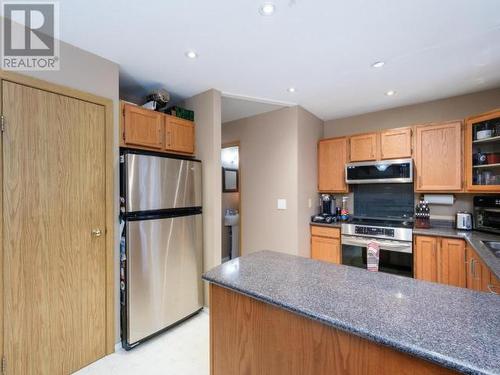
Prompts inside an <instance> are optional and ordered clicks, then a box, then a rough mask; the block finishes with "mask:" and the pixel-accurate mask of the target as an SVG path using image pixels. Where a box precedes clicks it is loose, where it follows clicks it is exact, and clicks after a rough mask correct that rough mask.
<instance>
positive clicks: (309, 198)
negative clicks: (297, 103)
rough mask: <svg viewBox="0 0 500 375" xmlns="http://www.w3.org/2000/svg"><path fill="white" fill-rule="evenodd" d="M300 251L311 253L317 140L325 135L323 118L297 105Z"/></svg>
mask: <svg viewBox="0 0 500 375" xmlns="http://www.w3.org/2000/svg"><path fill="white" fill-rule="evenodd" d="M297 111H298V138H297V142H298V155H297V161H298V163H297V164H298V187H299V190H298V215H297V234H298V246H299V249H298V250H299V252H298V255H301V256H304V257H309V256H310V255H311V242H310V238H309V237H310V236H309V223H310V221H311V216H312V215H314V214H316V213H318V210H319V207H318V206H319V204H318V184H317V181H318V173H317V168H316V166H317V164H318V158H317V142H318V139H320V138H322V137H323V121H321V120H320V119H318V118H317V117H316V116H314V115H313V114H311V113H310V112H307V111H306V110H305V109H303V108H301V107H298V110H297Z"/></svg>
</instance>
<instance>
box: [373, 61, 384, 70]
mask: <svg viewBox="0 0 500 375" xmlns="http://www.w3.org/2000/svg"><path fill="white" fill-rule="evenodd" d="M384 65H385V62H383V61H377V62H374V63H373V64H372V68H381V67H383V66H384Z"/></svg>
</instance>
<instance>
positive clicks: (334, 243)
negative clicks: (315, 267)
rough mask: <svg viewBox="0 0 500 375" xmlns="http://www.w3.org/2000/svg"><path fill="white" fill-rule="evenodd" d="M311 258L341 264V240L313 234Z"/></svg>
mask: <svg viewBox="0 0 500 375" xmlns="http://www.w3.org/2000/svg"><path fill="white" fill-rule="evenodd" d="M311 258H312V259H317V260H322V261H325V262H330V263H336V264H340V240H338V239H334V238H326V237H317V236H312V237H311Z"/></svg>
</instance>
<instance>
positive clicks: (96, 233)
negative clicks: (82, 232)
mask: <svg viewBox="0 0 500 375" xmlns="http://www.w3.org/2000/svg"><path fill="white" fill-rule="evenodd" d="M101 235H102V231H101V230H100V229H99V228H97V229H92V236H93V237H101Z"/></svg>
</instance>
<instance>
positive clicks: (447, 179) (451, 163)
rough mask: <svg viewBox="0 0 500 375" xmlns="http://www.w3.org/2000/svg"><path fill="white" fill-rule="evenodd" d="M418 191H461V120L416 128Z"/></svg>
mask: <svg viewBox="0 0 500 375" xmlns="http://www.w3.org/2000/svg"><path fill="white" fill-rule="evenodd" d="M415 137H416V142H415V143H416V148H415V168H416V173H417V177H416V180H417V181H416V184H415V191H460V190H462V123H461V122H459V121H455V122H449V123H443V124H436V125H418V126H417V127H416V128H415Z"/></svg>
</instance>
